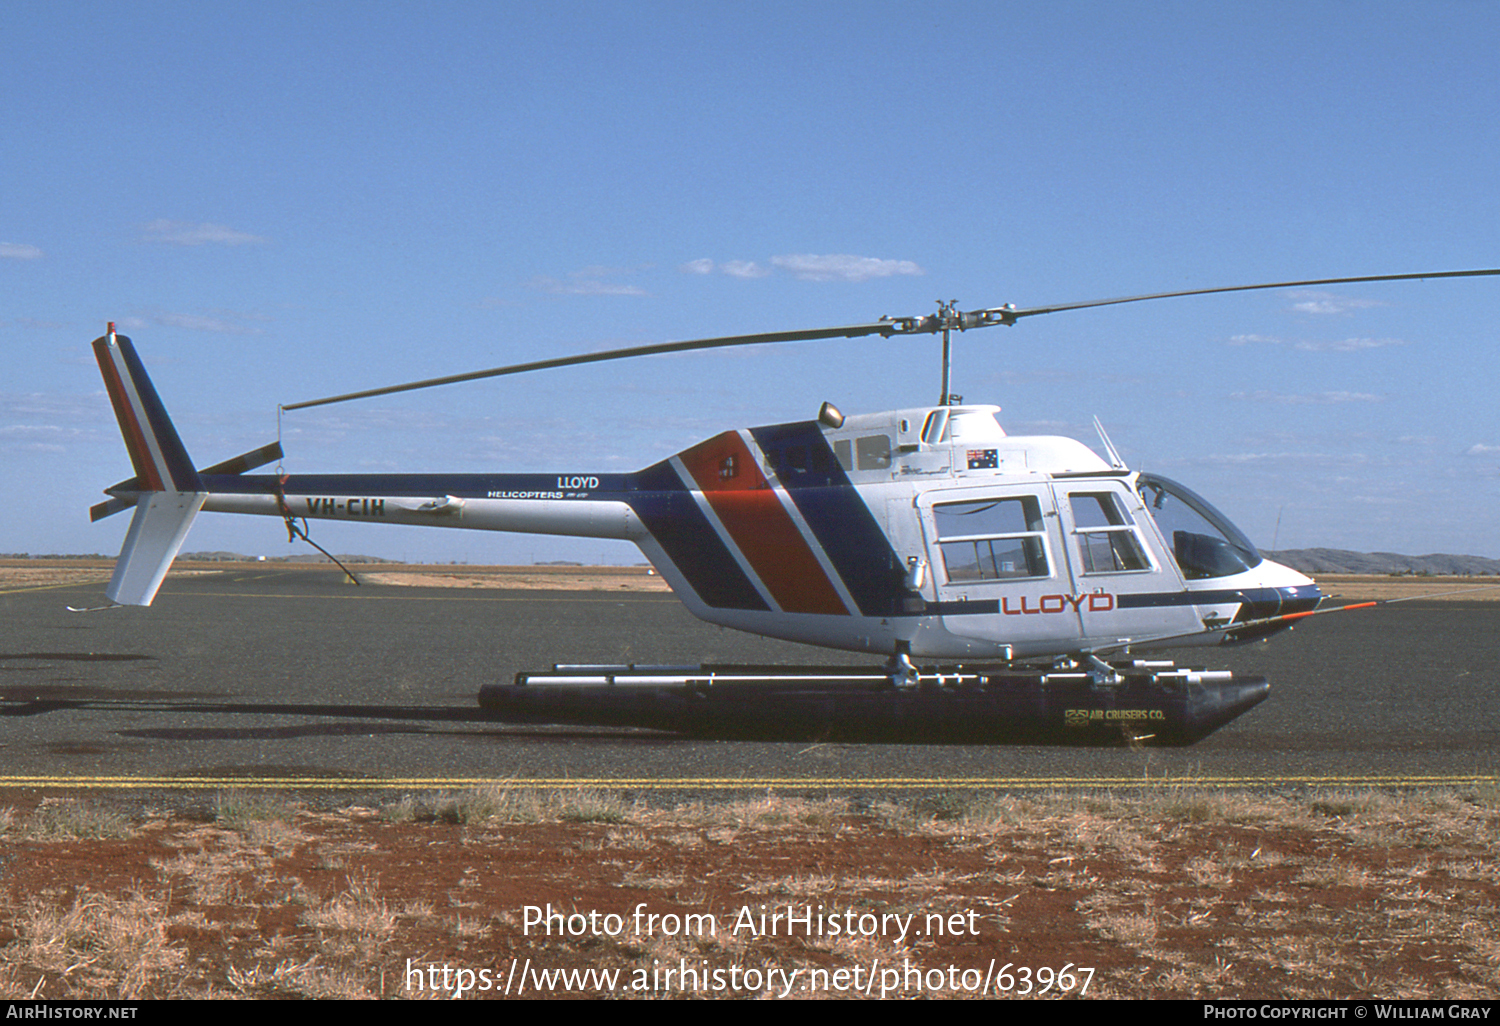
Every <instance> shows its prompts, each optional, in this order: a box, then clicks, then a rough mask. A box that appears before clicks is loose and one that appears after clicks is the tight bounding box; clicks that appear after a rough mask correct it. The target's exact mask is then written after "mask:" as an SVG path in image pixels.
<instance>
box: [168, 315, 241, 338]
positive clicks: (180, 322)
mask: <svg viewBox="0 0 1500 1026" xmlns="http://www.w3.org/2000/svg"><path fill="white" fill-rule="evenodd" d="M233 316H234V315H230V316H227V317H226V316H209V315H206V314H190V313H159V314H154V315H152V318H151V319H152V320H153V321H155V322H156V323H157V324H163V325H166V326H167V327H169V328H184V329H186V330H188V331H212V332H215V333H216V334H220V335H259V334H260V333H261V331H260V329H259V328H251V327H247V326H245V325H243V324H236V323H235V322H234V320H233V319H231V317H233Z"/></svg>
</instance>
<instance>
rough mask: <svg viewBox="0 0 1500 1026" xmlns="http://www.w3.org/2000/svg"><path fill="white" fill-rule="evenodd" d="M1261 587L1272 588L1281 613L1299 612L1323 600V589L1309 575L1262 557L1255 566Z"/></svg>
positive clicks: (1311, 607)
mask: <svg viewBox="0 0 1500 1026" xmlns="http://www.w3.org/2000/svg"><path fill="white" fill-rule="evenodd" d="M1255 571H1256V573H1257V575H1258V576H1259V577H1260V581H1261V587H1262V588H1270V589H1274V590H1275V591H1276V593H1277V596H1278V599H1279V604H1280V606H1281V608H1280V609H1279V610H1278V612H1281V613H1301V612H1305V611H1307V610H1309V609H1313V608H1314V607H1316V606H1317V604H1318V603H1319V602H1321V601H1322V600H1323V590H1322V589H1321V588H1319V587H1318V583H1317V582H1316V581H1314V580H1313V579H1312V578H1311V577H1308V576H1307V575H1306V574H1304V573H1302V572H1301V571H1298V570H1293V569H1292V568H1291V567H1289V566H1287V565H1286V564H1284V563H1278V562H1276V561H1275V560H1272V559H1262V560H1261V562H1260V565H1259V566H1257V567H1256V568H1255Z"/></svg>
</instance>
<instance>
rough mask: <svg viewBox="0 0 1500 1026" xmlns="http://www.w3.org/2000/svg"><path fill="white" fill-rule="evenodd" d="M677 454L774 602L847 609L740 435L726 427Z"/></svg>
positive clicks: (800, 609)
mask: <svg viewBox="0 0 1500 1026" xmlns="http://www.w3.org/2000/svg"><path fill="white" fill-rule="evenodd" d="M679 458H680V459H681V460H682V464H683V466H685V467H686V468H687V470H688V473H690V474H691V475H692V476H693V480H694V481H695V482H697V485H698V488H699V489H700V490H701V491H702V492H703V495H704V497H705V498H707V499H708V504H709V506H711V507H712V508H713V511H714V513H715V514H716V515H717V516H718V518H719V522H720V523H722V524H723V525H724V529H725V530H726V531H728V532H729V537H730V538H731V539H733V541H734V544H735V545H737V546H739V550H740V552H741V553H743V554H744V557H745V559H746V560H747V561H748V562H749V564H750V567H751V569H753V570H754V571H755V573H756V575H757V576H758V577H760V579H761V582H762V583H763V584H765V586H766V588H767V590H769V591H770V593H771V597H772V598H773V599H775V600H776V604H777V605H778V606H780V607H781V608H782V609H783V610H785V611H787V612H789V613H827V614H832V615H836V616H847V615H848V613H849V610H848V609H846V608H845V606H844V601H843V599H841V598H839V594H838V592H837V591H836V590H835V589H834V587H833V584H832V582H831V581H829V579H828V575H827V574H826V573H824V571H823V567H822V565H821V564H820V563H819V562H818V558H817V556H815V555H814V554H813V551H812V549H810V548H809V547H808V544H807V540H806V539H805V538H803V537H802V532H801V531H799V530H798V529H797V525H796V524H795V523H794V522H793V521H792V518H791V515H790V514H788V513H787V511H786V509H785V508H784V507H783V506H782V505H781V500H780V499H778V498H777V496H776V492H775V491H773V490H772V488H771V483H770V482H769V481H767V480H766V477H765V475H764V474H762V473H761V471H760V467H759V466H758V465H756V462H755V457H754V456H753V455H751V453H750V450H749V449H748V448H746V446H745V442H744V439H742V438H740V436H739V435H738V434H737V433H735V432H733V431H726V432H725V433H724V434H722V435H718V436H716V437H714V438H710V439H709V440H708V441H706V442H702V443H700V444H698V445H695V446H693V447H692V448H691V449H688V450H687V451H686V452H684V453H682V454H681V456H680V457H679Z"/></svg>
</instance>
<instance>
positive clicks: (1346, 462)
mask: <svg viewBox="0 0 1500 1026" xmlns="http://www.w3.org/2000/svg"><path fill="white" fill-rule="evenodd" d="M1189 462H1192V463H1207V464H1220V465H1226V464H1227V465H1229V466H1243V465H1247V464H1261V463H1304V464H1305V463H1316V464H1333V465H1340V466H1360V465H1362V464H1365V463H1369V462H1370V458H1369V457H1368V456H1366V455H1365V454H1364V453H1360V452H1351V453H1326V452H1233V453H1216V454H1214V455H1211V456H1204V457H1202V458H1200V459H1195V460H1191V461H1189Z"/></svg>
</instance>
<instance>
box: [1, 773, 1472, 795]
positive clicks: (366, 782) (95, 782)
mask: <svg viewBox="0 0 1500 1026" xmlns="http://www.w3.org/2000/svg"><path fill="white" fill-rule="evenodd" d="M1476 784H1491V785H1495V784H1500V777H1496V776H1493V775H1484V774H1475V775H1432V776H1407V775H1396V776H1368V775H1352V776H1295V777H1253V776H1250V777H1158V778H1142V777H536V778H528V779H522V780H518V779H514V778H509V779H506V778H494V777H381V778H363V777H152V776H101V777H83V776H62V775H50V776H0V788H6V787H73V788H90V789H109V788H148V787H149V788H168V789H175V790H204V789H208V788H231V789H232V788H245V789H268V788H304V789H306V788H312V789H323V790H334V789H344V790H355V789H360V790H371V789H373V790H397V789H410V788H414V787H423V788H442V787H488V786H496V785H498V786H502V787H507V788H513V789H518V790H534V789H538V788H548V789H576V788H584V787H588V788H633V789H649V790H660V791H665V790H710V791H744V790H749V789H755V790H762V789H777V788H785V789H789V790H806V789H809V788H830V787H840V788H866V789H875V790H884V791H901V790H916V789H923V788H950V789H965V790H978V789H982V788H996V789H999V788H1052V789H1057V790H1083V789H1097V788H1120V787H1124V788H1151V787H1173V788H1205V789H1222V788H1244V787H1271V786H1286V785H1300V786H1304V787H1306V786H1311V787H1358V788H1373V787H1455V786H1459V785H1470V786H1472V785H1476Z"/></svg>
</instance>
